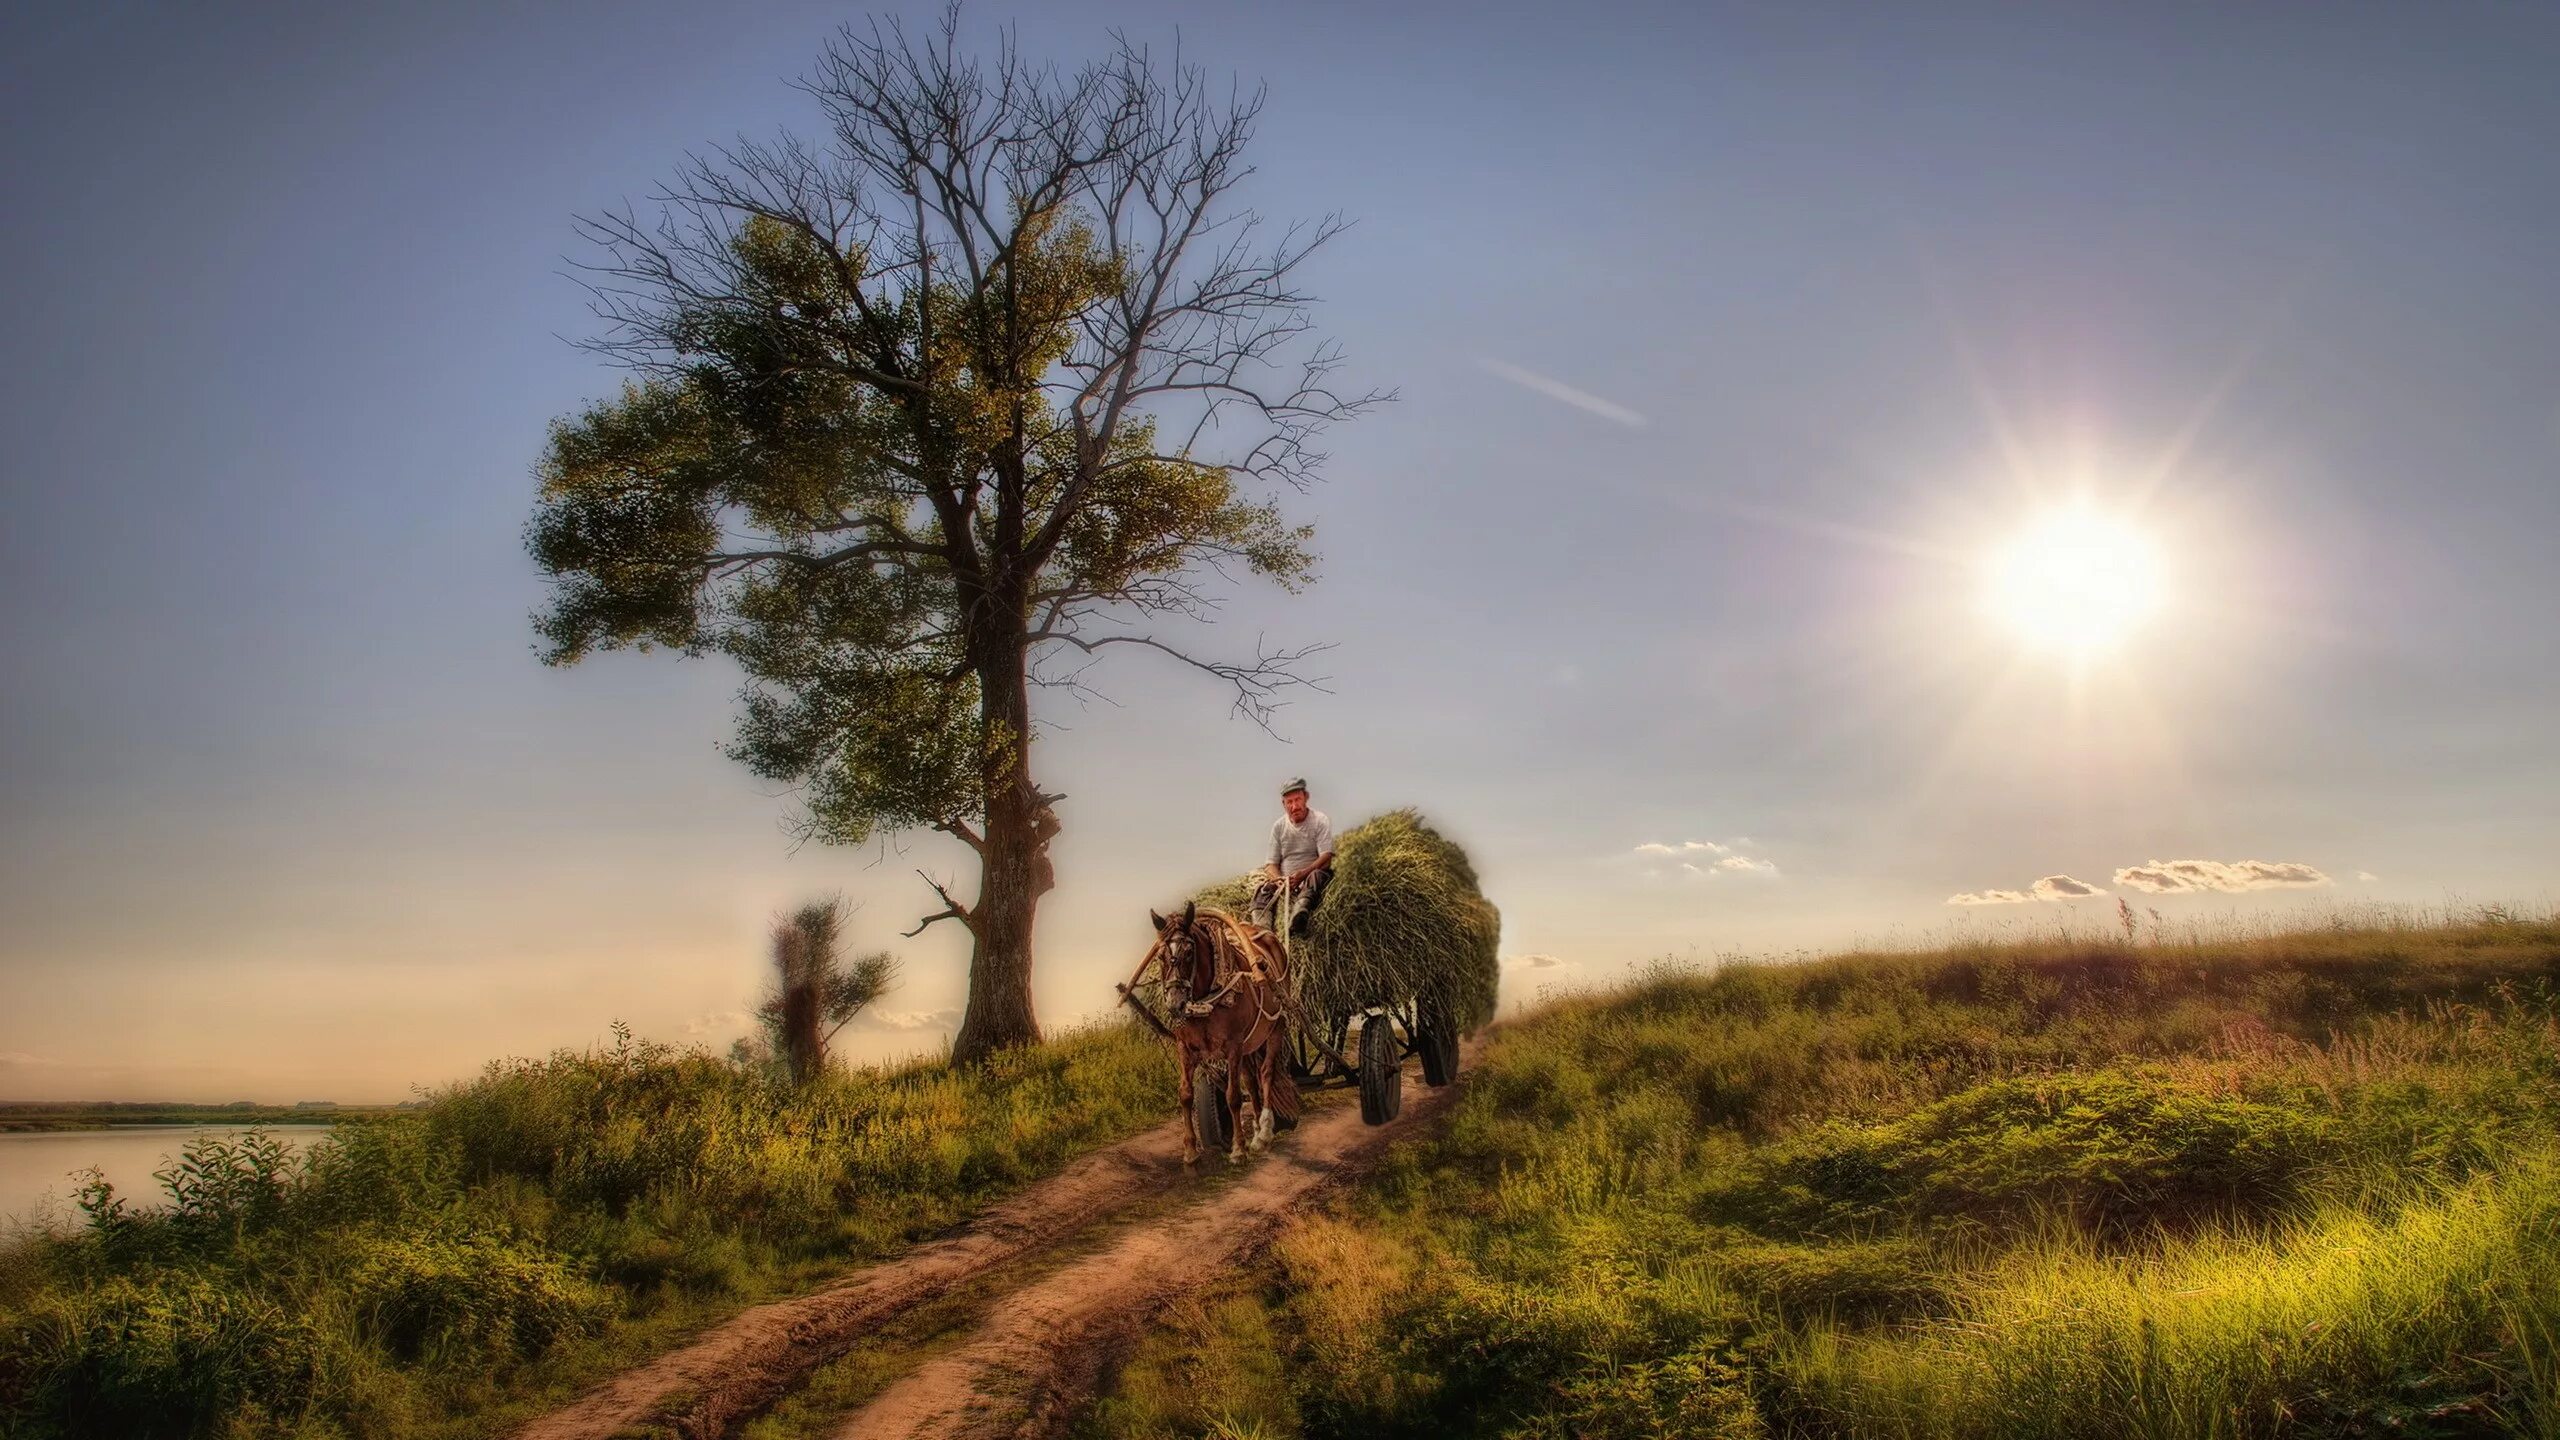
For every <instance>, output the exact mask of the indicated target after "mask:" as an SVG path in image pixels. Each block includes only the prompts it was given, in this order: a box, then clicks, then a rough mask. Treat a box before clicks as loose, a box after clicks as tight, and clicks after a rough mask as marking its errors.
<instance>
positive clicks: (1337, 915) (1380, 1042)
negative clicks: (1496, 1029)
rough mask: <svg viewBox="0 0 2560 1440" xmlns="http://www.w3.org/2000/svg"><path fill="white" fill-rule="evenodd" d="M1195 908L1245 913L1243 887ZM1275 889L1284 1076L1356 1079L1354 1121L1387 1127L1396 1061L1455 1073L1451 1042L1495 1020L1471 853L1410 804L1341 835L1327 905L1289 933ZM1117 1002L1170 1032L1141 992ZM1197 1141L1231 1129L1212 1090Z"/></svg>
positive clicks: (1488, 920)
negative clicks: (1290, 1002)
mask: <svg viewBox="0 0 2560 1440" xmlns="http://www.w3.org/2000/svg"><path fill="white" fill-rule="evenodd" d="M1197 898H1198V900H1199V902H1200V903H1201V904H1203V905H1213V906H1219V907H1221V908H1224V909H1226V910H1228V911H1229V913H1231V914H1239V915H1240V914H1243V913H1245V911H1246V909H1247V908H1248V906H1249V903H1250V882H1228V883H1226V884H1223V885H1217V886H1212V887H1210V888H1209V889H1207V890H1204V891H1202V892H1201V893H1200V894H1199V896H1198V897H1197ZM1296 913H1297V904H1296V897H1295V896H1294V895H1284V897H1283V904H1282V910H1281V915H1280V917H1279V927H1278V928H1279V931H1280V934H1281V936H1282V944H1283V947H1284V948H1285V949H1286V950H1287V951H1288V954H1289V972H1290V983H1291V988H1292V990H1293V991H1294V996H1293V998H1294V1000H1295V1002H1296V1003H1295V1005H1294V1006H1293V1009H1294V1012H1295V1023H1294V1024H1293V1025H1292V1026H1291V1027H1290V1043H1291V1046H1292V1048H1293V1050H1294V1054H1293V1055H1292V1056H1291V1060H1290V1071H1291V1073H1292V1074H1293V1075H1294V1077H1295V1078H1296V1079H1297V1081H1298V1083H1299V1084H1300V1086H1302V1087H1309V1088H1312V1087H1331V1086H1342V1087H1357V1088H1358V1090H1359V1092H1360V1118H1361V1119H1362V1120H1365V1121H1367V1122H1368V1123H1369V1124H1372V1125H1384V1124H1385V1123H1387V1122H1388V1121H1390V1120H1393V1119H1394V1118H1396V1116H1397V1115H1398V1114H1399V1113H1401V1112H1402V1111H1403V1109H1404V1062H1405V1061H1406V1060H1407V1059H1410V1058H1415V1057H1419V1058H1420V1060H1421V1061H1422V1080H1423V1083H1424V1084H1426V1085H1434V1086H1437V1085H1446V1084H1449V1083H1450V1082H1451V1081H1453V1080H1455V1079H1457V1077H1458V1041H1459V1038H1460V1037H1461V1036H1462V1035H1464V1034H1465V1033H1466V1032H1468V1031H1470V1030H1473V1029H1475V1028H1476V1027H1477V1026H1478V1025H1481V1024H1483V1023H1485V1022H1486V1021H1487V1020H1490V1019H1491V1018H1492V1016H1493V1007H1494V995H1495V986H1496V984H1497V983H1498V978H1499V973H1500V972H1499V962H1498V960H1497V958H1496V951H1497V948H1498V944H1499V939H1500V933H1501V923H1502V922H1501V916H1500V914H1499V913H1498V912H1496V911H1495V909H1494V908H1493V906H1492V905H1491V904H1490V903H1488V902H1487V901H1486V900H1485V898H1484V895H1483V893H1482V891H1481V890H1480V889H1479V888H1478V885H1477V881H1476V874H1475V867H1474V866H1473V865H1472V864H1471V863H1469V861H1468V859H1467V856H1466V852H1465V851H1463V850H1461V849H1459V847H1458V846H1457V845H1456V844H1455V843H1454V842H1452V841H1450V840H1449V839H1447V838H1446V837H1444V836H1442V835H1441V834H1440V833H1439V832H1437V831H1436V830H1433V829H1432V828H1431V827H1430V826H1429V825H1427V824H1425V823H1424V822H1423V820H1422V817H1421V816H1419V815H1417V814H1415V813H1414V812H1413V811H1411V810H1394V811H1389V812H1388V813H1386V814H1384V815H1381V816H1378V817H1377V818H1376V819H1373V820H1370V821H1368V822H1367V823H1365V824H1362V825H1359V826H1357V827H1354V828H1353V829H1352V830H1350V831H1349V832H1347V833H1346V834H1344V835H1343V837H1342V840H1341V844H1340V848H1339V851H1338V853H1337V858H1336V860H1335V865H1334V878H1333V882H1332V885H1331V887H1330V888H1329V889H1328V890H1327V891H1326V892H1325V897H1324V903H1323V904H1322V905H1321V906H1319V907H1318V908H1317V909H1316V911H1315V913H1314V914H1312V915H1310V916H1308V917H1307V921H1308V926H1307V929H1308V933H1307V935H1306V936H1305V937H1304V938H1302V939H1301V938H1291V937H1290V932H1291V931H1292V930H1293V929H1295V928H1296V927H1295V926H1294V925H1293V924H1292V921H1293V920H1294V919H1295V918H1296ZM1121 998H1122V1000H1123V1002H1124V1003H1126V1004H1128V1005H1130V1006H1131V1007H1132V1008H1134V1009H1135V1010H1136V1011H1137V1012H1138V1014H1139V1015H1140V1016H1142V1017H1143V1018H1144V1019H1145V1020H1146V1022H1147V1024H1148V1025H1149V1026H1150V1027H1152V1028H1153V1029H1155V1030H1156V1031H1157V1032H1158V1033H1160V1034H1166V1035H1170V1033H1171V1031H1170V1029H1169V1027H1167V1026H1166V1025H1165V1024H1164V1023H1163V1022H1162V1021H1161V1020H1159V1019H1157V1017H1156V1016H1155V1014H1154V1013H1153V1011H1152V1010H1151V1009H1150V1008H1149V1007H1148V1005H1147V1004H1146V1002H1145V1000H1144V998H1143V997H1141V996H1139V995H1138V994H1136V993H1135V992H1134V991H1133V990H1132V989H1131V988H1130V987H1128V986H1122V987H1121ZM1192 1103H1193V1106H1194V1108H1195V1110H1196V1112H1197V1114H1196V1117H1195V1118H1196V1119H1197V1120H1198V1122H1199V1134H1200V1136H1201V1140H1202V1143H1204V1144H1207V1143H1210V1142H1211V1137H1213V1136H1214V1137H1224V1136H1226V1135H1227V1134H1228V1133H1229V1126H1230V1125H1231V1123H1232V1121H1231V1117H1229V1116H1228V1115H1227V1113H1226V1107H1225V1097H1224V1095H1223V1094H1222V1093H1220V1091H1219V1089H1218V1087H1214V1086H1206V1085H1204V1086H1200V1087H1198V1088H1197V1089H1196V1091H1195V1093H1194V1095H1193V1100H1192Z"/></svg>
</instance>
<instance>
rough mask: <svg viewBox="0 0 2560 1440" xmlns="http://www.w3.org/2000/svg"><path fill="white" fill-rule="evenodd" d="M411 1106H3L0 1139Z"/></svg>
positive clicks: (278, 1121)
mask: <svg viewBox="0 0 2560 1440" xmlns="http://www.w3.org/2000/svg"><path fill="white" fill-rule="evenodd" d="M416 1105H417V1102H414V1101H413V1102H410V1104H408V1105H335V1104H319V1103H313V1104H303V1105H186V1104H174V1103H155V1102H152V1101H140V1100H87V1101H82V1100H72V1101H38V1100H0V1134H27V1133H43V1132H49V1131H70V1130H116V1129H122V1128H125V1127H127V1126H138V1125H248V1126H254V1125H337V1124H343V1123H344V1122H346V1121H349V1120H377V1119H380V1118H382V1117H383V1116H386V1115H391V1114H395V1113H397V1112H398V1111H401V1110H404V1109H412V1108H416Z"/></svg>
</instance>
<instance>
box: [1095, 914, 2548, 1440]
mask: <svg viewBox="0 0 2560 1440" xmlns="http://www.w3.org/2000/svg"><path fill="white" fill-rule="evenodd" d="M2555 977H2560V925H2555V924H2553V923H2551V921H2550V920H2549V919H2548V918H2545V919H2541V920H2533V921H2519V920H2517V919H2515V918H2513V917H2512V916H2509V915H2507V914H2504V913H2502V912H2489V913H2488V914H2486V915H2484V916H2480V917H2477V918H2475V919H2471V920H2467V921H2465V922H2463V923H2458V924H2450V925H2438V926H2428V927H2418V926H2390V925H2385V926H2380V927H2376V928H2369V929H2343V928H2332V929H2329V930H2324V931H2319V932H2312V933H2302V934H2291V935H2275V936H2257V937H2252V938H2245V939H2233V940H2226V941H2215V940H2199V941H2194V942H2191V943H2181V944H2170V945H2144V946H2125V945H2108V944H2091V943H2081V942H2070V941H2054V942H2050V943H2039V944H2028V945H2019V946H2006V947H2003V946H1973V947H1964V948H1957V949H1951V950H1947V951H1944V952H1938V953H1929V954H1907V955H1855V956H1845V957H1840V958H1837V959H1832V960H1827V961H1822V962H1817V963H1811V964H1801V965H1786V966H1777V965H1770V966H1739V967H1732V968H1727V969H1723V970H1721V971H1718V972H1714V973H1693V972H1688V971H1683V970H1678V969H1671V968H1666V969H1663V970H1660V971H1658V972H1656V973H1654V974H1652V975H1650V976H1648V977H1647V978H1645V979H1643V980H1642V981H1641V982H1639V983H1637V984H1634V985H1631V986H1629V987H1627V988H1625V989H1623V990H1621V991H1618V992H1616V993H1612V994H1606V995H1598V996H1590V997H1585V998H1578V999H1573V1000H1568V1001H1565V1002H1563V1003H1560V1004H1557V1005H1554V1006H1552V1007H1550V1008H1549V1009H1547V1010H1545V1011H1544V1012H1542V1013H1540V1014H1538V1015H1536V1016H1534V1017H1532V1018H1531V1019H1529V1020H1527V1021H1524V1022H1522V1023H1519V1024H1516V1025H1513V1026H1510V1027H1506V1028H1505V1029H1503V1030H1502V1031H1499V1032H1497V1033H1496V1034H1495V1036H1494V1037H1493V1039H1492V1042H1491V1043H1490V1045H1489V1046H1488V1047H1487V1053H1486V1056H1485V1060H1484V1063H1483V1064H1482V1066H1481V1068H1480V1069H1479V1070H1478V1072H1477V1074H1476V1076H1475V1078H1474V1080H1473V1082H1472V1084H1471V1085H1470V1087H1469V1089H1468V1091H1467V1093H1466V1094H1465V1095H1464V1096H1463V1098H1462V1099H1461V1101H1460V1103H1459V1105H1458V1106H1457V1107H1456V1109H1455V1111H1454V1113H1453V1114H1452V1116H1451V1118H1450V1121H1449V1123H1448V1125H1447V1127H1446V1129H1445V1132H1444V1135H1443V1137H1442V1138H1441V1139H1439V1140H1437V1141H1435V1142H1433V1143H1431V1144H1428V1145H1420V1146H1414V1147H1410V1148H1408V1149H1406V1150H1405V1151H1403V1152H1402V1153H1401V1155H1400V1157H1399V1158H1398V1159H1396V1160H1395V1161H1393V1162H1391V1163H1390V1164H1389V1165H1388V1166H1387V1167H1386V1168H1385V1169H1384V1170H1382V1172H1381V1173H1380V1175H1379V1176H1378V1177H1377V1178H1376V1179H1375V1180H1374V1181H1373V1182H1372V1183H1371V1184H1370V1185H1369V1186H1368V1187H1366V1189H1365V1190H1364V1191H1363V1192H1362V1193H1361V1194H1360V1195H1359V1196H1357V1197H1356V1198H1355V1199H1354V1200H1352V1201H1351V1202H1349V1203H1347V1204H1345V1205H1344V1206H1342V1207H1339V1208H1338V1210H1337V1213H1335V1214H1333V1215H1331V1216H1329V1217H1326V1218H1321V1219H1316V1220H1311V1221H1307V1222H1303V1223H1301V1224H1299V1225H1298V1226H1296V1227H1295V1228H1294V1229H1293V1230H1291V1231H1290V1232H1288V1233H1287V1234H1285V1235H1284V1236H1283V1237H1282V1238H1281V1240H1280V1241H1279V1243H1278V1245H1277V1246H1276V1247H1275V1258H1274V1262H1273V1265H1272V1267H1271V1270H1270V1272H1269V1273H1268V1274H1267V1275H1265V1276H1263V1277H1260V1278H1259V1280H1258V1281H1256V1282H1255V1283H1253V1284H1249V1285H1245V1286H1239V1287H1233V1288H1231V1289H1229V1290H1228V1291H1226V1292H1225V1293H1223V1294H1221V1295H1217V1296H1213V1297H1210V1298H1209V1299H1208V1300H1206V1301H1204V1302H1202V1303H1200V1304H1198V1305H1195V1306H1193V1307H1191V1308H1190V1309H1189V1310H1188V1311H1187V1312H1185V1313H1184V1314H1183V1315H1182V1316H1180V1317H1179V1318H1178V1323H1177V1324H1175V1325H1173V1326H1169V1327H1167V1328H1166V1329H1165V1330H1163V1331H1162V1332H1160V1333H1159V1334H1158V1335H1157V1336H1155V1337H1154V1338H1153V1339H1151V1340H1150V1341H1149V1342H1147V1343H1146V1345H1144V1346H1143V1347H1142V1349H1141V1351H1140V1353H1139V1356H1138V1358H1137V1360H1136V1361H1135V1362H1133V1364H1132V1365H1131V1366H1130V1367H1129V1368H1128V1370H1127V1371H1125V1372H1124V1373H1123V1374H1122V1376H1121V1377H1120V1379H1119V1382H1118V1383H1117V1385H1116V1387H1115V1388H1114V1389H1113V1391H1112V1392H1111V1393H1110V1394H1109V1395H1107V1396H1106V1397H1105V1398H1104V1399H1103V1400H1102V1402H1101V1403H1100V1404H1099V1405H1097V1406H1096V1407H1095V1408H1094V1409H1093V1410H1092V1411H1091V1412H1090V1413H1089V1414H1088V1415H1087V1416H1086V1417H1085V1419H1084V1421H1083V1427H1084V1429H1085V1431H1086V1433H1089V1434H1095V1435H1113V1436H1136V1435H1198V1434H1201V1433H1203V1432H1204V1431H1208V1432H1210V1433H1217V1434H1235V1435H1245V1434H1250V1435H1259V1436H1279V1435H1307V1436H1333V1435H1346V1436H1347V1435H1354V1434H1357V1435H1360V1436H1363V1437H1375V1436H1387V1435H1434V1434H1484V1435H1514V1436H1556V1437H1563V1436H1577V1437H1614V1436H1669V1435H1684V1436H1685V1435H1698V1436H1735V1437H1741V1436H1774V1435H1801V1436H1876V1435H1891V1436H1946V1437H1957V1436H1965V1437H2004V1436H2065V1435H2069V1436H2144V1437H2154V1436H2157V1437H2166V1436H2201V1435H2266V1436H2277V1435H2342V1434H2372V1435H2384V1434H2390V1435H2444V1436H2451V1435H2548V1434H2552V1433H2554V1432H2555V1428H2560V1244H2555V1243H2554V1242H2555V1241H2560V1140H2555V1137H2560V1131H2556V1130H2555V1121H2560V1020H2555V1015H2560V1011H2555V1000H2554V991H2553V989H2552V983H2553V981H2554V979H2555Z"/></svg>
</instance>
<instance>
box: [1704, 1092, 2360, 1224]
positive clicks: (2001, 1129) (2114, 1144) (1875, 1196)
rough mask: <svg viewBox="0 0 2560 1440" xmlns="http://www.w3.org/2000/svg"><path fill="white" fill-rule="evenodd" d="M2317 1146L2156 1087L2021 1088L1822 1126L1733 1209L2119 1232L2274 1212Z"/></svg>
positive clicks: (2282, 1115) (2247, 1103) (2217, 1101)
mask: <svg viewBox="0 0 2560 1440" xmlns="http://www.w3.org/2000/svg"><path fill="white" fill-rule="evenodd" d="M2325 1138H2326V1137H2325V1127H2324V1126H2323V1125H2322V1123H2321V1122H2320V1121H2319V1119H2318V1118H2316V1117H2314V1116H2310V1115H2306V1114H2305V1113H2303V1112H2301V1111H2299V1110H2293V1109H2288V1108H2285V1107H2282V1106H2277V1105H2266V1104H2260V1103H2258V1102H2256V1101H2252V1100H2246V1099H2241V1098H2238V1097H2235V1096H2230V1095H2217V1094H2208V1093H2200V1092H2199V1091H2197V1090H2195V1089H2193V1088H2190V1087H2189V1086H2187V1085H2184V1084H2181V1083H2180V1082H2179V1081H2178V1080H2176V1079H2174V1078H2169V1077H2163V1076H2159V1075H2155V1074H2150V1073H2142V1072H2124V1071H2096V1072H2090V1073H2081V1074H2063V1075H2045V1076H2033V1077H2023V1078H2019V1079H2013V1080H1998V1081H1994V1082H1992V1083H1990V1084H1988V1085H1979V1086H1975V1087H1973V1088H1971V1089H1968V1090H1965V1091H1963V1092H1961V1093H1959V1094H1956V1095H1953V1096H1950V1097H1949V1098H1947V1099H1945V1100H1942V1101H1939V1102H1938V1103H1936V1104H1934V1105H1929V1106H1926V1107H1924V1108H1922V1109H1920V1110H1919V1111H1917V1112H1915V1113H1914V1114H1912V1115H1910V1116H1908V1117H1906V1118H1904V1119H1901V1120H1897V1121H1893V1122H1890V1123H1886V1124H1878V1125H1860V1124H1855V1123H1851V1122H1845V1121H1833V1122H1831V1123H1828V1124H1825V1125H1821V1126H1818V1127H1816V1128H1814V1129H1813V1130H1811V1131H1809V1132H1807V1133H1805V1134H1803V1135H1801V1136H1799V1137H1796V1138H1794V1139H1791V1140H1789V1141H1787V1142H1784V1143H1782V1144H1781V1145H1779V1146H1777V1147H1775V1148H1774V1149H1773V1150H1771V1151H1770V1152H1769V1154H1768V1155H1767V1157H1766V1158H1765V1159H1764V1160H1763V1161H1762V1162H1761V1164H1760V1165H1759V1167H1758V1169H1759V1175H1758V1176H1757V1177H1756V1185H1755V1187H1754V1191H1753V1192H1746V1193H1745V1195H1744V1197H1743V1199H1744V1201H1745V1203H1746V1204H1748V1203H1753V1202H1757V1203H1758V1204H1759V1205H1760V1206H1761V1207H1762V1208H1763V1210H1764V1212H1766V1213H1770V1214H1773V1215H1780V1216H1784V1217H1786V1218H1787V1219H1790V1220H1792V1221H1794V1222H1795V1223H1796V1224H1798V1225H1801V1226H1804V1227H1806V1228H1809V1229H1820V1230H1828V1231H1837V1230H1842V1229H1859V1228H1866V1229H1872V1228H1874V1227H1876V1226H1878V1225H1880V1224H1885V1223H1908V1222H1911V1221H1915V1220H1928V1221H1936V1222H1955V1223H1963V1224H1970V1225H1979V1224H1985V1223H2015V1222H2017V1221H2019V1220H2021V1219H2023V1218H2024V1217H2025V1216H2027V1215H2028V1214H2030V1213H2031V1212H2034V1211H2037V1210H2053V1211H2057V1212H2060V1213H2063V1214H2067V1215H2069V1216H2071V1217H2072V1218H2074V1219H2075V1220H2077V1221H2078V1222H2079V1223H2081V1224H2082V1225H2084V1226H2086V1227H2088V1228H2090V1229H2093V1230H2099V1231H2105V1232H2109V1233H2115V1234H2126V1233H2130V1232H2133V1231H2137V1230H2140V1229H2145V1228H2149V1227H2152V1226H2156V1225H2162V1224H2181V1223H2191V1222H2193V1221H2195V1220H2198V1219H2200V1218H2204V1217H2207V1216H2223V1215H2243V1214H2247V1215H2256V1214H2266V1213H2269V1212H2271V1211H2273V1210H2275V1209H2277V1208H2279V1207H2281V1206H2284V1205H2286V1204H2288V1203H2290V1202H2292V1201H2294V1200H2296V1199H2298V1198H2299V1197H2300V1193H2301V1187H2302V1183H2303V1181H2304V1179H2305V1177H2306V1175H2307V1174H2308V1173H2309V1172H2310V1170H2311V1169H2312V1167H2313V1166H2314V1165H2316V1164H2317V1163H2319V1161H2320V1159H2321V1157H2322V1155H2323V1154H2324V1150H2323V1142H2324V1139H2325ZM1755 1192H1756V1193H1755Z"/></svg>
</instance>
